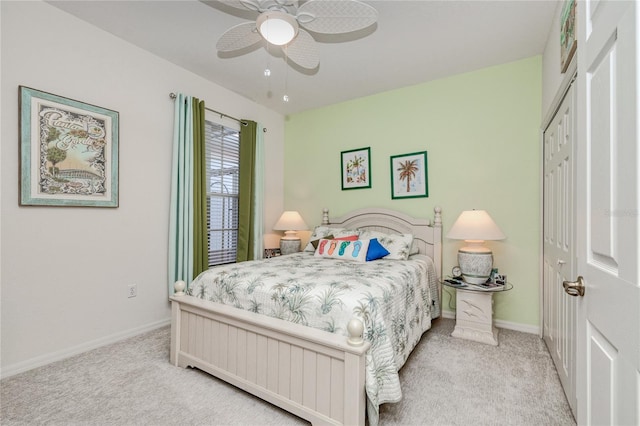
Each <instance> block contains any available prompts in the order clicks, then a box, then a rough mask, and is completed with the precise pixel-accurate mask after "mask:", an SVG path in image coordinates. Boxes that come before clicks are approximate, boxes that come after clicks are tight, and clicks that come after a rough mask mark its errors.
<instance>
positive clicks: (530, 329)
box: [442, 310, 540, 335]
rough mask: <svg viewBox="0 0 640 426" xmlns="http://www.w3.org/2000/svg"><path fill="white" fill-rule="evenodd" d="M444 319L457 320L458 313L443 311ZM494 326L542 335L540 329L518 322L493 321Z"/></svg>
mask: <svg viewBox="0 0 640 426" xmlns="http://www.w3.org/2000/svg"><path fill="white" fill-rule="evenodd" d="M442 318H448V319H456V313H455V312H454V311H445V310H443V311H442ZM493 325H495V326H496V327H498V328H506V329H507V330H514V331H521V332H523V333H530V334H537V335H540V327H539V326H537V325H531V324H520V323H518V322H511V321H505V320H493Z"/></svg>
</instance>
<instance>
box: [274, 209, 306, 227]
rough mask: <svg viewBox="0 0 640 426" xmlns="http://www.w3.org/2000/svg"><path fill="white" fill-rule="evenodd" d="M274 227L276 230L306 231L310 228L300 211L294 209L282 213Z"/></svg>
mask: <svg viewBox="0 0 640 426" xmlns="http://www.w3.org/2000/svg"><path fill="white" fill-rule="evenodd" d="M273 229H274V230H276V231H304V230H306V229H309V227H308V226H307V224H306V223H304V220H303V219H302V216H300V213H298V212H297V211H294V210H288V211H286V212H284V213H282V216H280V219H278V221H277V222H276V224H275V225H274V226H273Z"/></svg>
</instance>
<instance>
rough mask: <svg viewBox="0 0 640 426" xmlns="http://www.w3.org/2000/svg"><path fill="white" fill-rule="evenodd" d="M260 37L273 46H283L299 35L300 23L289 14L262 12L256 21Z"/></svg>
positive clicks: (272, 11)
mask: <svg viewBox="0 0 640 426" xmlns="http://www.w3.org/2000/svg"><path fill="white" fill-rule="evenodd" d="M256 26H257V27H258V31H259V32H260V35H262V37H264V39H265V40H267V41H268V42H269V43H271V44H275V45H276V46H282V45H285V44H287V43H289V42H290V41H291V40H293V38H294V37H295V36H296V35H297V34H298V22H297V21H296V20H295V18H294V17H293V16H291V15H289V14H287V13H284V12H279V11H276V10H270V11H267V12H262V13H261V14H260V16H258V19H257V20H256Z"/></svg>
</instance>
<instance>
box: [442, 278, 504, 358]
mask: <svg viewBox="0 0 640 426" xmlns="http://www.w3.org/2000/svg"><path fill="white" fill-rule="evenodd" d="M442 284H444V285H445V286H447V287H451V288H455V289H456V326H455V328H454V329H453V333H451V336H453V337H458V338H461V339H468V340H474V341H476V342H480V343H486V344H489V345H494V346H498V329H497V328H495V327H494V326H493V295H494V294H495V293H502V292H504V291H509V290H511V289H512V288H513V285H511V284H509V283H507V284H505V285H504V287H503V288H502V289H501V290H494V291H489V290H483V289H480V288H478V287H474V286H473V285H471V284H468V285H467V286H466V287H458V286H454V285H451V284H449V283H448V282H446V281H444V282H443V283H442Z"/></svg>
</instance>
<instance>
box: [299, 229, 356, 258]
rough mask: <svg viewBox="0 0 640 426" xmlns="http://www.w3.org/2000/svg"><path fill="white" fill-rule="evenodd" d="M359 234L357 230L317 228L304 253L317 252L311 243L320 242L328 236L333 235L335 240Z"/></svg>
mask: <svg viewBox="0 0 640 426" xmlns="http://www.w3.org/2000/svg"><path fill="white" fill-rule="evenodd" d="M358 234H359V232H358V231H357V230H355V229H345V228H330V227H328V226H316V227H315V228H314V230H313V232H312V233H311V236H310V237H309V243H308V244H307V246H306V247H305V248H304V251H311V252H313V251H315V250H316V249H315V247H313V244H311V241H315V240H319V239H320V238H324V237H326V236H327V235H333V237H334V238H340V237H349V236H351V235H358Z"/></svg>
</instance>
